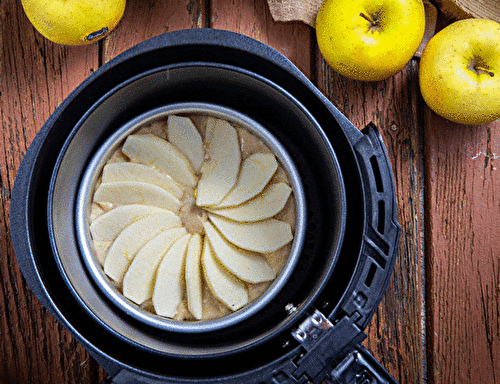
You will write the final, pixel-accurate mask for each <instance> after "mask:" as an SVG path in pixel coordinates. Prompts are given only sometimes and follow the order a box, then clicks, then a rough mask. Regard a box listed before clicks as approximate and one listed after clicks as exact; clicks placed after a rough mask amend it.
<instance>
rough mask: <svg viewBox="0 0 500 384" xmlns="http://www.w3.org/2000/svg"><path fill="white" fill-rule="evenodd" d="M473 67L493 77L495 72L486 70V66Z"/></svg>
mask: <svg viewBox="0 0 500 384" xmlns="http://www.w3.org/2000/svg"><path fill="white" fill-rule="evenodd" d="M474 69H475V70H476V71H477V72H479V73H486V74H487V75H490V77H495V74H494V73H493V72H491V71H488V70H487V69H486V68H483V67H479V66H476V67H474Z"/></svg>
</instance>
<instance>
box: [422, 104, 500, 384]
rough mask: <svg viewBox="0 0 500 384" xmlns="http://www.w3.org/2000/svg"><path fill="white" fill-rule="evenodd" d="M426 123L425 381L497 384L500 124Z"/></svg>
mask: <svg viewBox="0 0 500 384" xmlns="http://www.w3.org/2000/svg"><path fill="white" fill-rule="evenodd" d="M425 120H426V131H425V135H426V178H427V181H426V191H427V197H426V205H427V207H428V208H427V215H428V217H429V218H432V222H430V223H429V224H428V226H427V230H426V235H427V241H426V243H427V244H428V247H427V249H428V255H427V260H428V262H427V263H428V269H429V292H428V301H429V303H430V308H429V320H430V328H431V329H430V330H429V332H430V334H429V335H430V340H429V341H430V343H431V346H430V347H429V356H430V361H429V368H430V369H429V371H430V379H432V382H435V383H459V382H462V383H492V384H494V383H500V360H499V358H498V357H499V356H500V236H499V234H500V194H499V193H500V170H499V169H498V168H499V166H500V159H499V156H500V122H499V121H497V122H494V123H491V124H488V125H483V126H463V125H457V124H452V123H450V122H448V121H446V120H444V119H442V118H440V117H438V116H437V115H435V114H434V113H432V112H430V110H428V109H426V113H425Z"/></svg>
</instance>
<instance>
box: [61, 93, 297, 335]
mask: <svg viewBox="0 0 500 384" xmlns="http://www.w3.org/2000/svg"><path fill="white" fill-rule="evenodd" d="M189 114H200V115H205V116H211V117H215V118H219V119H224V120H226V121H228V122H230V123H232V124H234V125H235V126H240V127H243V128H245V129H247V130H248V131H249V132H251V133H252V134H254V135H256V136H257V137H258V138H260V139H261V140H262V141H263V142H264V143H265V144H266V145H267V147H269V148H270V149H271V151H272V152H273V153H274V154H275V155H276V157H277V159H278V161H279V163H280V164H281V166H282V167H283V168H284V169H285V172H286V174H287V177H288V179H289V181H290V184H291V187H292V190H293V199H294V203H295V209H296V211H295V212H296V213H295V215H296V217H295V223H294V238H293V241H292V246H291V251H290V254H289V255H288V258H287V261H286V263H285V265H284V267H283V269H282V270H281V272H280V273H279V275H278V276H277V278H276V279H275V280H274V281H273V283H272V284H271V286H270V287H269V288H268V289H267V290H266V291H265V292H264V293H263V294H262V296H261V297H259V298H257V299H256V300H255V301H253V302H252V303H250V304H249V305H247V306H245V307H244V308H243V309H240V310H238V311H236V312H234V313H232V314H229V315H226V316H223V317H222V318H219V319H213V320H204V321H178V320H172V319H168V318H166V317H162V316H158V315H155V314H153V313H151V312H149V311H147V310H145V309H143V308H141V307H140V306H138V305H136V304H134V303H132V302H131V301H130V300H128V299H126V298H125V297H124V296H123V294H122V293H121V292H120V291H119V290H118V289H117V288H116V287H115V285H114V284H113V283H112V282H111V281H110V279H109V278H108V277H107V276H106V275H105V273H104V271H103V268H102V266H101V265H100V263H99V261H98V260H97V259H96V256H95V255H96V252H95V250H94V249H93V245H92V238H91V235H90V231H89V227H90V220H89V216H90V205H91V202H92V196H93V193H94V190H95V186H96V183H97V181H98V179H99V176H100V174H101V172H102V168H103V167H104V165H105V164H106V162H107V161H108V160H109V158H110V157H111V155H112V154H113V153H114V151H115V150H116V149H117V148H118V147H119V146H120V145H121V143H123V141H124V140H125V139H126V137H127V136H128V135H130V134H132V133H134V132H135V131H136V130H137V129H139V128H140V127H142V126H144V125H147V124H151V123H152V122H154V121H158V120H159V119H162V118H166V117H167V116H169V115H189ZM94 129H96V130H97V129H98V127H94ZM64 171H65V169H62V168H61V169H60V171H59V172H64ZM62 177H64V176H62ZM54 204H57V203H56V202H54ZM75 220H76V234H77V239H78V244H79V246H80V250H81V253H82V257H83V259H84V261H85V265H86V267H87V270H88V272H89V273H90V275H91V277H92V278H93V280H94V281H95V282H96V284H97V285H98V286H99V288H100V289H101V290H102V291H103V292H104V294H105V295H106V296H107V297H108V299H109V300H111V301H112V302H113V303H114V304H115V305H116V306H117V307H118V308H120V309H121V310H123V311H124V313H126V314H127V315H130V316H132V317H134V318H135V319H137V320H139V321H142V322H144V323H145V324H148V325H150V326H152V327H155V328H158V329H161V330H165V331H171V332H187V333H192V332H193V333H199V332H212V331H215V330H218V329H221V328H225V327H230V326H233V325H235V324H237V323H238V322H240V321H243V320H244V319H247V318H248V317H250V316H252V314H255V313H256V312H257V311H259V310H260V309H262V308H263V307H265V306H266V304H267V303H269V301H271V300H272V299H273V298H274V297H275V296H276V295H277V294H278V292H279V291H280V290H281V289H282V288H283V286H284V285H285V284H286V282H287V280H288V278H289V277H290V275H291V274H292V272H293V270H294V268H295V266H296V264H297V262H298V259H299V257H300V252H301V250H302V245H303V243H304V237H305V230H306V203H305V194H304V188H303V186H302V182H301V179H300V175H299V173H298V171H297V168H296V167H295V164H294V163H293V160H292V158H291V157H290V155H289V154H288V153H287V151H286V150H285V148H284V147H283V146H282V145H281V143H280V142H279V141H277V140H276V138H275V137H274V136H273V135H271V134H270V133H269V132H268V131H267V130H266V129H265V127H263V126H262V125H260V124H258V123H256V122H255V121H253V120H251V119H249V118H248V117H247V116H245V115H242V114H240V113H238V112H236V111H234V110H231V109H228V108H224V107H220V106H217V105H213V104H207V103H199V102H190V103H179V104H171V105H166V106H164V107H159V108H156V109H154V110H151V111H148V112H146V113H144V114H142V115H140V116H138V117H136V118H135V119H133V120H131V121H130V122H128V123H127V124H125V125H123V126H122V127H120V128H119V129H118V130H117V131H116V132H115V133H113V134H112V135H111V136H110V137H109V138H108V139H107V140H106V141H105V142H104V144H103V145H102V146H101V147H100V148H99V149H98V150H97V152H96V153H95V154H94V156H93V157H92V159H91V161H90V163H89V165H88V167H87V169H86V170H85V172H84V174H83V178H82V181H81V184H80V188H79V191H78V196H77V201H76V214H75Z"/></svg>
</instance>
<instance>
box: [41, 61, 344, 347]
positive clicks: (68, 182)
mask: <svg viewBox="0 0 500 384" xmlns="http://www.w3.org/2000/svg"><path fill="white" fill-rule="evenodd" d="M191 68H192V70H191V72H196V73H195V74H192V75H193V76H198V77H202V76H203V75H204V76H205V78H204V84H205V83H207V82H208V81H209V78H210V73H211V72H210V71H212V72H213V71H215V72H219V71H222V73H224V74H225V73H226V72H227V71H229V74H228V75H227V76H229V77H228V79H230V81H231V82H235V81H237V79H238V76H243V77H242V79H243V80H246V81H251V83H249V85H247V87H248V89H246V90H247V92H252V89H257V88H258V85H259V84H260V86H262V87H265V89H264V90H265V91H266V92H264V91H261V92H262V94H269V95H271V94H272V95H274V97H275V98H277V97H279V100H285V101H284V102H286V103H287V105H289V107H293V108H294V110H297V111H300V113H301V115H300V116H302V113H304V115H303V116H304V117H303V118H302V120H305V119H307V121H311V123H309V124H312V123H313V122H314V119H313V117H312V116H310V115H308V114H307V113H306V112H307V111H305V110H303V108H302V107H301V106H300V104H298V103H296V102H295V100H294V98H292V97H291V96H290V95H289V94H287V92H285V91H284V90H281V89H279V90H274V91H273V88H271V87H273V86H274V84H272V83H270V82H269V81H264V80H265V79H261V78H259V77H255V76H254V75H253V74H251V73H250V72H248V71H245V72H241V71H239V69H237V68H231V67H228V66H217V65H210V64H208V63H204V65H200V64H199V63H186V64H185V65H182V66H175V67H173V68H172V67H170V66H168V67H167V68H159V69H156V70H154V71H151V72H148V73H146V74H143V75H141V76H138V77H137V78H134V80H133V81H130V82H127V83H126V84H124V85H121V86H119V87H117V89H115V90H113V91H112V92H110V93H108V94H107V95H106V96H105V97H103V98H102V102H101V101H99V102H97V103H96V107H95V108H93V109H91V110H89V114H88V116H87V115H86V116H84V117H83V118H82V119H81V124H78V125H77V126H76V127H75V129H74V134H72V135H70V137H69V139H68V140H67V143H66V145H65V147H64V150H63V151H61V156H60V157H59V159H58V162H57V165H56V167H55V168H54V175H53V183H51V187H50V190H49V199H55V200H57V201H64V202H65V205H66V204H68V202H69V203H70V205H72V204H73V203H72V202H71V201H72V199H74V196H75V195H76V192H73V189H76V188H77V185H78V180H74V178H79V177H80V176H79V175H80V173H81V169H82V167H83V163H84V162H86V161H88V157H89V155H88V154H87V152H85V153H83V154H81V152H82V151H92V146H94V145H95V142H94V141H91V142H88V143H87V141H84V142H82V140H88V139H86V138H87V137H88V135H89V132H88V131H89V128H86V129H85V130H82V129H81V127H84V126H85V122H86V121H87V120H89V119H91V118H92V116H93V115H94V114H96V116H97V117H95V118H94V119H103V116H104V114H105V113H106V112H107V110H110V111H111V110H112V111H113V113H118V112H117V111H119V110H120V106H119V105H118V104H116V103H117V101H116V100H119V102H120V103H121V102H122V100H123V99H124V97H126V95H130V94H132V95H133V97H134V100H136V99H137V97H143V96H140V95H141V94H142V92H148V93H149V94H155V97H158V96H156V93H154V90H151V87H150V86H149V85H147V86H146V87H145V89H146V91H140V89H141V88H130V90H129V87H133V86H136V84H139V85H138V86H141V85H142V84H141V81H143V82H144V81H147V82H148V83H147V84H153V83H155V84H156V82H158V81H174V82H175V74H176V73H177V72H180V73H181V75H180V76H182V73H183V72H186V71H189V70H190V69H191ZM237 75H238V76H237ZM151 76H156V77H154V79H153V80H149V79H150V77H151ZM207 76H208V77H207ZM162 79H163V80H162ZM183 79H184V81H185V82H189V79H190V78H189V77H185V78H183ZM218 80H219V81H222V80H223V78H222V77H221V78H218ZM243 80H242V81H243ZM191 81H195V80H191ZM228 81H229V80H228ZM242 81H240V82H239V83H238V84H239V85H240V86H244V83H243V82H242ZM161 84H163V83H161ZM165 84H169V83H165ZM174 84H177V83H174ZM138 86H136V87H138ZM203 86H205V85H203ZM198 87H200V85H198ZM201 89H203V88H201ZM209 89H210V88H209ZM179 92H180V91H179V89H178V88H176V95H175V100H178V98H179V97H180V96H179ZM188 93H189V92H188ZM242 93H244V90H243V91H242ZM217 97H218V98H220V95H219V94H217ZM233 97H234V95H233V94H231V98H233ZM262 97H264V96H262ZM289 98H290V99H289ZM289 100H292V101H293V102H290V101H289ZM231 101H232V102H233V100H231ZM268 102H272V101H271V99H269V100H268ZM109 103H111V104H110V106H109V107H108V106H107V104H109ZM129 104H130V103H127V102H126V103H125V108H126V109H128V110H134V112H135V111H136V109H137V108H136V107H135V106H130V105H129ZM101 105H102V108H101ZM114 105H116V107H114ZM99 108H101V109H102V110H103V112H99ZM147 108H148V109H149V108H150V104H149V103H148V104H147ZM109 113H111V112H108V115H106V116H107V118H108V119H110V120H112V121H116V119H113V118H112V117H109V116H113V115H112V114H111V115H109ZM295 113H299V112H295ZM120 115H123V113H121V114H120ZM254 117H255V116H254ZM299 118H300V117H297V119H299ZM309 119H311V120H309ZM100 123H101V124H103V126H105V127H107V125H106V124H107V123H106V122H104V121H102V120H100ZM109 124H112V125H113V123H112V122H111V123H109ZM304 124H305V123H304ZM114 125H119V124H118V123H116V124H114ZM114 125H113V126H114ZM89 127H92V125H90V126H89ZM110 129H114V128H113V127H110V128H106V130H107V131H109V130H110ZM309 131H310V132H311V133H312V134H317V137H318V138H317V140H321V143H322V144H324V145H326V143H327V142H328V141H327V139H326V137H323V136H322V134H321V131H320V128H319V127H317V126H315V125H311V128H309ZM93 132H94V131H93V130H91V133H90V135H92V136H95V135H94V134H93ZM304 132H306V131H304ZM275 133H276V132H275ZM282 136H283V134H282ZM93 139H94V137H92V140H93ZM99 141H101V139H99ZM83 143H85V144H84V145H82V144H83ZM311 143H312V142H311ZM68 148H72V150H71V151H70V153H69V154H68V155H67V154H66V152H67V151H68V150H69V149H68ZM328 148H329V149H330V147H329V146H328ZM318 149H319V147H318ZM328 153H329V155H328V156H325V159H328V164H331V163H333V166H335V168H333V169H332V170H331V175H330V176H329V177H332V178H334V179H335V181H332V182H331V183H332V185H333V186H335V188H336V189H338V191H336V193H335V196H336V198H335V199H332V200H331V201H332V203H334V202H336V201H337V199H339V200H338V204H335V205H334V206H335V207H336V208H335V209H337V213H336V214H335V216H334V217H332V219H333V218H335V220H334V223H335V224H338V228H337V230H336V232H335V233H334V240H333V239H332V249H331V255H330V256H328V260H330V261H329V262H328V263H329V264H328V266H325V267H322V268H323V269H324V270H323V272H321V273H322V278H321V279H318V281H319V282H316V283H315V284H314V289H313V288H311V290H310V292H308V295H307V298H306V301H305V302H304V303H303V305H301V308H300V311H299V310H298V311H296V312H295V313H293V314H290V315H287V314H283V315H280V317H283V316H285V317H283V320H280V323H279V325H277V326H273V328H272V329H270V330H269V333H268V332H267V331H265V330H264V329H262V330H261V331H260V332H259V334H258V335H257V337H256V338H254V340H253V341H251V340H252V339H249V341H244V342H242V344H241V345H239V346H238V345H237V344H234V347H232V348H233V349H234V350H237V349H242V348H248V347H249V345H251V344H256V343H257V342H264V341H265V340H266V339H267V338H269V337H273V334H274V333H276V332H277V331H278V330H280V329H281V328H283V327H285V326H288V325H289V324H290V323H291V322H292V321H293V319H294V318H296V317H298V316H300V315H301V314H302V313H303V311H305V310H306V309H307V307H308V306H309V304H307V303H310V302H311V301H312V300H313V299H314V297H315V295H316V294H317V293H319V292H320V291H321V290H322V288H323V286H324V284H325V282H326V281H327V278H328V276H329V274H330V273H331V271H332V270H333V268H334V264H335V262H336V259H337V257H338V251H339V249H340V247H341V243H342V236H343V220H344V217H345V216H344V212H345V202H344V193H343V190H342V189H343V183H342V177H341V173H340V169H339V168H338V164H336V158H335V154H334V152H328ZM79 156H81V157H82V158H80V157H79ZM66 158H69V160H66ZM295 158H297V154H296V155H295ZM75 159H77V160H75ZM63 163H66V164H67V165H66V166H65V168H68V167H69V171H65V172H63V173H62V174H63V175H66V176H65V178H66V179H63V181H61V182H59V184H60V185H61V187H59V188H57V183H58V182H57V175H58V174H59V168H60V167H61V166H62V165H61V164H63ZM68 164H69V165H68ZM308 169H309V168H308ZM68 175H69V176H68ZM304 176H307V175H304V172H302V177H304ZM337 178H338V179H337ZM53 187H54V188H53ZM54 191H55V192H54ZM58 191H59V192H58ZM57 206H59V205H57V204H55V203H54V204H53V203H51V204H50V205H49V220H50V221H51V223H52V224H51V226H50V227H49V231H50V233H51V242H52V248H53V252H54V254H55V255H61V254H75V256H74V257H73V258H72V259H68V261H64V258H61V256H56V260H57V261H58V265H61V261H62V262H63V263H66V266H63V267H62V268H61V273H62V275H63V276H64V278H65V281H66V283H67V285H68V286H69V287H70V288H71V291H72V293H73V294H74V295H75V296H76V298H77V300H78V301H79V302H80V303H82V304H83V305H84V308H87V309H90V313H91V314H92V316H94V317H96V319H97V321H99V322H100V323H102V324H104V325H105V326H106V329H107V330H109V331H114V332H115V333H117V336H118V337H121V338H124V339H125V340H129V341H130V342H132V343H134V342H135V343H136V341H134V340H135V339H137V338H138V336H136V333H137V330H136V331H135V332H134V331H126V329H128V328H129V324H130V323H129V322H128V321H126V319H124V318H122V317H117V316H115V315H114V312H113V311H111V312H110V311H109V310H108V308H107V306H106V304H105V302H104V301H102V299H99V298H98V295H96V294H95V293H94V289H93V287H92V286H91V285H90V284H89V282H88V281H87V280H86V279H83V280H82V279H80V276H82V275H83V274H84V272H85V271H84V268H83V266H82V267H80V266H79V262H80V260H79V259H78V258H77V257H76V256H77V253H78V250H77V249H73V248H76V246H75V245H74V244H73V242H72V241H69V242H68V241H66V240H65V239H67V238H74V236H73V234H72V233H70V232H68V231H70V228H72V227H71V224H72V217H71V215H72V212H71V211H68V212H66V211H64V209H63V210H62V211H60V212H59V211H58V210H57V209H55V210H54V209H53V208H52V207H57ZM53 217H56V219H54V220H53V219H52V218H53ZM57 217H62V220H67V222H66V224H64V221H63V222H62V223H61V224H58V223H59V222H60V221H61V219H58V218H57ZM53 223H56V224H58V226H57V227H53ZM61 231H66V232H61ZM58 238H60V240H59V241H57V239H58ZM75 268H78V269H75ZM68 273H69V274H68ZM293 275H295V273H294V274H293ZM295 280H297V279H295ZM89 298H98V301H97V302H95V304H98V307H95V308H92V302H88V301H87V300H88V299H89ZM92 300H93V302H94V299H92ZM283 306H284V305H283ZM104 315H106V316H107V317H109V316H112V317H111V318H109V319H108V320H103V319H104V318H103V316H104ZM252 319H253V318H252ZM248 321H250V320H247V322H248ZM124 327H125V328H124ZM120 329H125V330H122V331H120ZM127 335H132V336H127ZM130 337H132V339H130ZM233 337H234V336H233ZM139 339H140V340H141V345H140V346H141V347H143V348H144V347H145V348H148V349H152V350H158V351H162V353H167V354H174V355H177V354H180V353H186V354H188V355H191V354H195V355H201V354H207V355H208V354H210V355H214V354H216V355H217V354H220V353H221V352H220V350H219V348H220V347H215V346H214V348H212V349H213V350H212V351H211V348H210V347H208V346H207V345H205V346H204V348H203V350H200V349H192V348H187V347H185V348H184V350H183V351H179V350H178V348H176V347H174V346H172V345H170V344H168V345H165V346H162V345H163V344H162V343H159V342H158V340H157V339H151V338H150V337H149V333H148V332H146V333H142V334H141V336H140V338H139ZM249 343H251V344H249ZM165 348H166V349H165ZM224 353H228V350H227V349H225V350H224Z"/></svg>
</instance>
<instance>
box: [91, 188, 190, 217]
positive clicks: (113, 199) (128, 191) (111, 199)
mask: <svg viewBox="0 0 500 384" xmlns="http://www.w3.org/2000/svg"><path fill="white" fill-rule="evenodd" d="M94 201H95V202H97V203H99V204H109V205H110V206H111V207H117V206H121V205H127V204H142V205H149V206H153V207H158V208H163V209H167V210H170V211H172V212H179V209H180V201H179V199H177V198H176V197H175V196H174V195H172V194H171V193H170V192H167V191H165V190H164V189H163V188H160V187H157V186H156V185H153V184H147V183H143V182H138V181H117V182H114V183H102V184H101V185H100V186H99V188H97V190H96V192H95V194H94Z"/></svg>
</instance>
